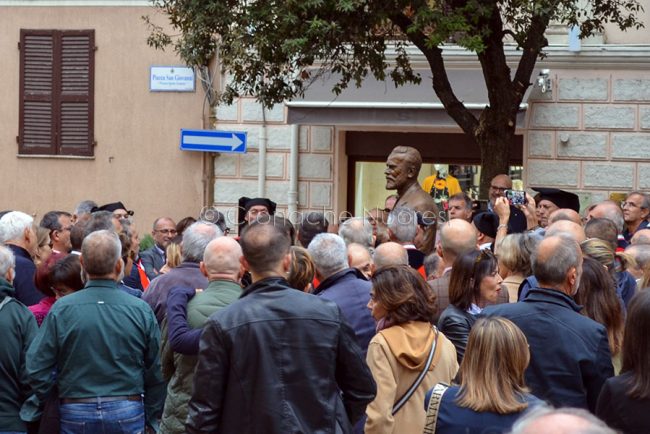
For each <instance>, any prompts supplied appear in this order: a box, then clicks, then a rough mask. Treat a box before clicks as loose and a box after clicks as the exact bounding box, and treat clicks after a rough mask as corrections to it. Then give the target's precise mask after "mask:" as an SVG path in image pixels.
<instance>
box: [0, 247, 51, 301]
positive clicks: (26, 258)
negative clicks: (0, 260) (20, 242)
mask: <svg viewBox="0 0 650 434" xmlns="http://www.w3.org/2000/svg"><path fill="white" fill-rule="evenodd" d="M7 247H8V248H9V249H10V250H11V251H12V252H13V254H14V256H15V257H16V268H15V270H16V277H15V278H14V288H15V289H16V295H15V297H16V300H18V301H20V302H21V303H22V304H24V305H25V306H32V305H34V304H38V302H39V301H41V299H42V298H43V297H45V294H43V293H42V292H41V291H39V290H38V289H37V288H36V285H34V274H36V265H35V264H34V261H33V260H32V257H31V256H30V255H29V252H27V250H25V249H23V248H22V247H19V246H15V245H13V244H7Z"/></svg>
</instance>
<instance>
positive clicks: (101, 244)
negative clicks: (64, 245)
mask: <svg viewBox="0 0 650 434" xmlns="http://www.w3.org/2000/svg"><path fill="white" fill-rule="evenodd" d="M81 257H82V258H83V268H84V270H86V273H88V274H89V275H91V276H105V275H107V274H110V273H111V272H112V271H113V270H114V269H115V264H117V261H119V260H120V258H121V257H122V243H121V242H120V239H119V237H118V236H117V234H116V233H115V231H112V230H106V229H102V230H99V231H94V232H91V233H90V234H88V235H87V236H86V238H84V241H83V243H82V244H81Z"/></svg>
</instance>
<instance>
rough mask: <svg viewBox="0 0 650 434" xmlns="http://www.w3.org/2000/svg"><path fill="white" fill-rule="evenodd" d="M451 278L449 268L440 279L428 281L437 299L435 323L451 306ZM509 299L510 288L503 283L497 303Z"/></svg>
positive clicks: (505, 301)
mask: <svg viewBox="0 0 650 434" xmlns="http://www.w3.org/2000/svg"><path fill="white" fill-rule="evenodd" d="M450 278H451V269H449V270H447V272H446V273H445V274H443V275H442V276H440V277H439V278H438V279H435V280H429V281H427V283H428V284H429V286H430V287H431V290H432V291H433V295H434V296H435V297H436V300H435V304H436V307H435V312H434V316H435V319H434V323H435V324H437V323H438V319H439V318H440V315H442V311H443V310H445V309H446V308H447V306H449V279H450ZM509 301H510V300H509V295H508V288H507V287H506V286H505V285H503V284H502V285H501V291H499V295H498V296H497V302H496V304H501V303H508V302H509Z"/></svg>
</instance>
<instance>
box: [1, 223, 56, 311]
mask: <svg viewBox="0 0 650 434" xmlns="http://www.w3.org/2000/svg"><path fill="white" fill-rule="evenodd" d="M0 243H2V244H4V245H6V246H7V247H8V248H9V249H10V250H11V252H12V253H13V254H14V256H15V258H16V277H15V278H14V288H16V299H17V300H18V301H20V302H21V303H23V304H24V305H25V306H31V305H34V304H37V303H38V302H39V301H41V299H42V298H43V297H45V294H43V293H41V292H40V291H39V290H38V289H36V286H35V285H34V274H36V265H35V264H34V260H33V259H32V256H33V254H34V253H35V251H36V247H37V246H38V240H37V239H36V231H35V230H34V219H33V218H32V217H31V216H30V215H27V214H25V213H24V212H20V211H11V212H8V213H7V214H5V215H3V216H2V218H0Z"/></svg>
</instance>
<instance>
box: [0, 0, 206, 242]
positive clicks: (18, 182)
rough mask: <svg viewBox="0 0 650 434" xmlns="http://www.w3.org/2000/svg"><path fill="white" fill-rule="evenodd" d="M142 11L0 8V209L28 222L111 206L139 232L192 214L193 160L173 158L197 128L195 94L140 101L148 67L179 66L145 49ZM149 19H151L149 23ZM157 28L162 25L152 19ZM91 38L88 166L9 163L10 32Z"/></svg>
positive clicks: (13, 123) (12, 106)
mask: <svg viewBox="0 0 650 434" xmlns="http://www.w3.org/2000/svg"><path fill="white" fill-rule="evenodd" d="M145 14H151V9H150V8H147V7H76V8H71V7H48V8H40V7H22V8H19V7H0V35H2V38H0V59H2V64H3V71H4V73H3V83H2V87H0V124H1V125H2V128H1V129H0V185H2V189H0V209H19V210H23V211H25V212H28V213H30V214H38V216H37V218H38V219H40V216H42V215H43V213H44V212H46V211H48V210H51V209H63V210H70V211H72V210H73V207H74V206H75V205H76V203H77V202H78V201H79V200H82V199H93V200H95V201H96V202H98V203H99V204H103V203H107V202H113V201H116V200H121V201H122V202H124V203H125V204H126V206H127V207H129V208H130V209H133V210H135V212H136V215H135V220H136V222H137V223H138V224H139V227H140V228H141V232H142V231H143V230H144V231H148V230H149V228H150V225H151V223H152V222H153V220H154V219H155V218H156V217H158V216H161V215H169V216H171V217H172V218H174V219H176V220H178V219H180V218H182V217H184V216H186V215H197V214H198V212H199V210H200V208H201V207H202V194H203V186H202V182H201V176H202V155H200V153H188V152H183V151H180V150H179V149H178V146H179V135H180V129H181V128H197V129H198V128H201V127H202V112H201V109H202V104H203V91H202V90H200V89H201V88H200V85H199V84H198V83H197V88H198V89H199V90H197V91H196V92H195V93H152V92H149V67H150V66H151V65H180V64H181V62H180V61H179V60H178V59H177V58H176V57H175V56H174V55H173V54H172V53H170V52H169V50H168V52H161V51H156V50H154V49H152V48H149V47H148V46H147V44H146V37H147V29H146V26H145V24H144V22H143V21H142V19H141V18H140V17H141V16H142V15H145ZM152 15H153V14H152ZM160 21H161V24H162V20H160ZM21 28H28V29H39V28H42V29H95V44H96V46H97V51H96V52H95V118H94V119H95V140H96V141H97V147H96V149H95V158H94V159H93V160H82V159H62V158H23V157H17V152H18V145H17V143H16V136H17V135H18V104H19V54H20V53H19V50H18V49H17V43H18V41H19V32H20V29H21Z"/></svg>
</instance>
